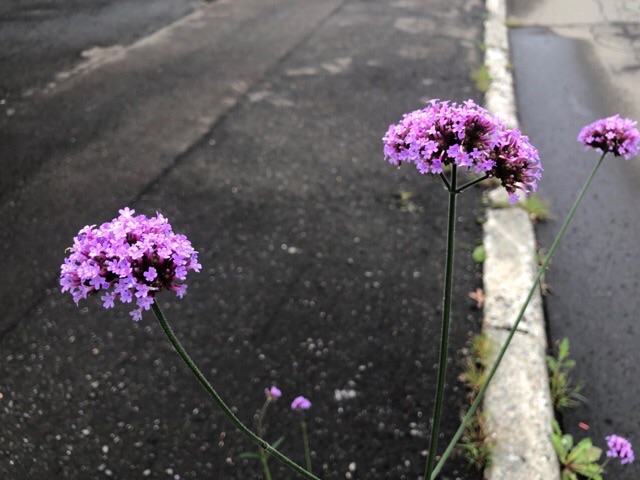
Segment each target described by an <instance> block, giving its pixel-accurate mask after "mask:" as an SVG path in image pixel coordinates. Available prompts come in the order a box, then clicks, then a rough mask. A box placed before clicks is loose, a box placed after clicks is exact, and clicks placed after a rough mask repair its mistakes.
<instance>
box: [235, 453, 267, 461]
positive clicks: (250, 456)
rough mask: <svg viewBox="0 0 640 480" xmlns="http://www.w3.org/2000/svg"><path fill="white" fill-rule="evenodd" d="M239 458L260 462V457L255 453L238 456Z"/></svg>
mask: <svg viewBox="0 0 640 480" xmlns="http://www.w3.org/2000/svg"><path fill="white" fill-rule="evenodd" d="M238 457H240V458H257V459H258V460H260V458H261V457H260V455H259V454H257V453H254V452H243V453H241V454H240V455H238Z"/></svg>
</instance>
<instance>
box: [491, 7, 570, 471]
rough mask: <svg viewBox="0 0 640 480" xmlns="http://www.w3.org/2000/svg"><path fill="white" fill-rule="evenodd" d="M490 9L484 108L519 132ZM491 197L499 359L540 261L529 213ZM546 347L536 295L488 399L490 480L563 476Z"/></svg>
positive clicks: (503, 49) (497, 24) (500, 34)
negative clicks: (488, 82) (554, 431)
mask: <svg viewBox="0 0 640 480" xmlns="http://www.w3.org/2000/svg"><path fill="white" fill-rule="evenodd" d="M486 8H487V19H486V21H485V46H486V51H485V64H486V66H487V68H488V70H489V75H490V77H491V79H492V82H491V86H490V88H489V90H488V91H487V94H486V106H487V109H488V110H489V111H491V112H492V113H494V114H496V115H498V116H499V117H500V118H502V119H503V120H504V121H505V122H506V123H507V124H508V125H510V126H516V125H517V116H516V104H515V95H514V89H513V78H512V75H511V71H510V68H509V39H508V31H507V27H506V24H505V21H506V1H505V0H487V2H486ZM489 198H490V201H491V205H490V206H489V209H488V212H487V221H486V223H485V225H484V246H485V263H484V280H483V281H484V293H485V307H484V318H483V325H482V331H483V333H484V334H485V335H486V336H487V337H488V338H489V340H490V341H491V342H492V343H493V344H494V345H495V352H494V355H496V354H497V351H498V350H499V349H500V346H501V345H502V344H503V343H504V341H505V339H506V337H507V335H508V331H509V329H510V328H511V326H512V325H513V322H514V321H515V319H516V316H517V314H518V311H519V310H520V308H521V306H522V303H523V301H524V299H525V298H526V296H527V294H528V292H529V289H530V288H531V283H532V282H533V281H534V279H535V275H536V270H537V262H536V255H535V236H534V230H533V225H532V223H531V221H530V219H529V217H528V215H527V213H526V212H525V211H524V210H522V209H520V208H506V209H500V208H496V207H497V204H498V203H501V204H504V202H506V201H507V198H506V194H505V192H503V191H502V189H501V190H496V191H494V192H491V193H490V194H489ZM546 348H547V338H546V332H545V320H544V314H543V310H542V298H541V296H540V292H539V291H537V292H536V293H535V295H534V297H533V298H532V301H531V303H530V304H529V306H528V308H527V310H526V312H525V316H524V318H523V319H522V321H521V322H520V325H519V326H518V330H517V331H516V333H515V335H514V337H513V339H512V341H511V344H510V346H509V349H508V350H507V353H506V354H505V356H504V358H503V361H502V363H501V365H500V367H499V368H498V370H497V371H496V374H495V376H494V378H493V381H492V383H491V384H490V385H489V387H488V389H487V392H486V395H485V400H484V413H485V415H486V417H487V429H488V435H489V438H490V439H491V441H492V442H493V445H492V465H491V466H490V467H488V468H487V469H486V470H485V478H486V479H487V480H508V479H509V480H512V479H518V480H553V479H559V478H560V469H559V465H558V460H557V457H556V453H555V450H554V448H553V445H552V444H551V441H550V434H551V420H552V419H553V408H552V403H551V395H550V391H549V377H548V372H547V366H546V360H545V354H546ZM494 358H495V357H494Z"/></svg>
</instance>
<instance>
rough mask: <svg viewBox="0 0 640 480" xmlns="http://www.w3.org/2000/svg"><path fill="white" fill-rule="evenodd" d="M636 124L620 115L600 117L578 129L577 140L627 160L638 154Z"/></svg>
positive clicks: (639, 138) (638, 135) (638, 133)
mask: <svg viewBox="0 0 640 480" xmlns="http://www.w3.org/2000/svg"><path fill="white" fill-rule="evenodd" d="M636 124H637V122H634V121H632V120H631V119H629V118H621V117H620V115H614V116H612V117H607V118H601V119H600V120H596V121H595V122H593V123H592V124H591V125H587V126H586V127H584V128H583V129H582V130H580V134H579V135H578V141H579V142H581V143H583V144H584V145H585V146H587V147H591V148H595V149H597V150H599V151H600V152H602V153H606V152H611V153H613V154H614V155H615V156H616V157H620V156H621V157H624V158H625V159H626V160H629V159H630V158H631V157H633V156H635V155H637V154H638V143H639V142H640V132H638V129H637V128H636Z"/></svg>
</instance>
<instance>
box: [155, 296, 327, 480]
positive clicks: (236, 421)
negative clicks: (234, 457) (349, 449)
mask: <svg viewBox="0 0 640 480" xmlns="http://www.w3.org/2000/svg"><path fill="white" fill-rule="evenodd" d="M151 308H152V309H153V313H155V314H156V317H157V318H158V322H160V326H161V327H162V330H164V333H165V334H166V336H167V338H168V339H169V342H171V345H173V348H174V349H175V350H176V352H178V355H180V358H182V361H183V362H184V363H185V364H186V365H187V367H189V370H191V372H192V373H193V374H194V375H195V377H196V378H197V379H198V381H199V382H200V385H202V386H203V387H204V389H205V390H206V391H207V393H208V394H209V396H210V397H211V398H212V400H213V401H214V402H215V404H216V405H217V406H218V407H219V408H220V410H222V412H223V413H224V414H225V415H226V416H227V418H229V420H231V423H233V424H234V425H235V426H236V427H238V430H240V431H241V432H242V433H243V434H244V435H245V436H246V437H248V438H249V439H250V440H251V441H252V442H253V443H255V444H256V445H258V447H260V448H263V449H264V450H266V451H267V452H268V453H269V454H270V455H273V456H274V457H275V458H276V459H278V460H279V461H281V462H282V463H284V464H285V465H286V466H287V467H289V468H290V469H291V470H293V471H295V472H297V473H299V474H300V475H302V476H303V477H305V478H309V479H311V480H320V479H319V478H318V477H316V476H315V475H313V474H312V473H310V472H307V471H306V470H305V469H304V468H302V467H301V466H300V465H298V464H297V463H295V462H294V461H292V460H290V459H289V458H288V457H287V456H285V455H283V454H282V453H280V452H279V451H278V450H276V449H275V448H273V447H272V446H271V445H269V443H268V442H266V441H265V440H263V439H262V438H260V437H259V436H258V435H256V434H255V433H253V432H252V431H251V430H250V429H249V428H248V427H247V426H246V425H245V424H244V423H242V422H241V421H240V419H238V417H236V416H235V415H234V413H233V412H232V411H231V409H230V408H229V407H228V406H227V405H226V404H225V403H224V401H223V400H222V398H220V395H218V393H217V392H216V391H215V389H214V388H213V387H212V386H211V384H210V383H209V382H208V381H207V379H206V378H205V377H204V375H203V374H202V373H201V372H200V370H199V369H198V367H197V366H196V364H195V363H194V362H193V360H191V357H189V355H188V354H187V352H186V351H185V349H184V348H183V347H182V344H181V343H180V341H179V340H178V338H177V337H176V336H175V334H174V333H173V330H171V327H170V326H169V323H168V322H167V319H166V318H165V316H164V313H163V312H162V310H161V309H160V306H159V305H158V303H157V302H156V301H154V302H153V303H152V304H151Z"/></svg>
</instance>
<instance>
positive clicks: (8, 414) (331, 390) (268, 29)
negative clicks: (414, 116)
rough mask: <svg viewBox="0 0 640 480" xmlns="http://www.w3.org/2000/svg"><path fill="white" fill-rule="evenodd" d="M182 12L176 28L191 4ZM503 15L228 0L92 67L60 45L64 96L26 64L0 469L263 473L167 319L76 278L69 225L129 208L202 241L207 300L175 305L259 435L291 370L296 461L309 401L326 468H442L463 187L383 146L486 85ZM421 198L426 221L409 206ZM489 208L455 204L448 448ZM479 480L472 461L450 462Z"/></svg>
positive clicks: (6, 124)
mask: <svg viewBox="0 0 640 480" xmlns="http://www.w3.org/2000/svg"><path fill="white" fill-rule="evenodd" d="M163 5H166V8H167V11H168V12H173V13H171V14H167V15H164V16H162V18H163V19H166V20H169V19H170V17H171V16H172V15H173V14H174V13H175V12H180V11H181V10H180V9H181V8H184V9H185V10H184V11H183V13H187V12H188V11H189V10H190V8H191V7H192V6H193V4H192V3H188V4H186V5H187V6H185V4H183V3H180V2H173V3H172V2H165V3H164V4H163ZM52 8H53V7H52ZM132 8H133V7H132ZM134 10H135V9H134ZM482 11H483V9H482V4H481V2H479V1H476V0H469V1H467V0H455V1H454V2H453V3H452V2H445V1H443V0H429V1H427V0H423V1H421V0H398V1H393V2H383V1H363V0H360V1H357V0H342V1H340V0H334V1H329V0H327V1H323V2H318V1H317V0H298V1H295V2H291V1H287V0H259V1H258V0H243V1H238V0H236V1H225V0H220V1H218V2H215V3H213V4H210V5H203V6H201V7H198V9H196V10H194V11H193V13H190V14H188V15H187V16H186V17H184V18H183V19H182V20H180V21H178V22H177V23H174V24H173V25H172V26H170V27H166V28H164V29H162V30H160V31H158V32H156V33H154V34H151V35H149V36H145V37H137V36H135V35H134V36H128V37H125V38H127V39H128V40H131V41H133V43H125V44H124V46H123V48H122V49H116V50H109V52H112V56H108V55H107V58H106V59H104V58H103V59H102V61H101V62H98V63H96V64H89V65H88V66H87V65H86V64H81V65H85V66H86V67H87V68H79V69H76V67H75V66H73V65H71V66H70V64H68V63H65V62H67V61H68V57H64V58H65V60H64V61H63V62H62V63H60V65H62V64H64V65H65V66H64V69H65V70H69V68H71V69H72V70H73V71H74V72H76V73H75V74H74V75H71V76H69V77H67V78H66V79H63V80H62V81H60V82H58V83H57V84H56V85H55V86H54V87H51V88H48V87H47V85H48V83H44V84H43V83H42V80H41V79H39V78H36V76H33V77H32V76H30V73H29V72H31V71H32V70H30V69H26V70H25V73H24V75H25V76H24V77H22V78H20V77H19V75H18V74H16V75H18V76H16V77H15V78H16V80H15V85H32V84H38V85H44V86H43V87H41V89H39V90H37V91H35V92H34V93H33V94H32V95H31V96H29V97H26V98H22V99H21V100H20V102H22V103H21V107H20V108H18V109H16V111H15V112H14V113H13V114H12V115H11V116H10V117H9V118H7V119H3V120H2V122H3V123H2V124H1V126H2V132H3V139H6V142H5V141H4V140H3V142H2V147H1V148H2V149H3V152H2V157H4V158H6V157H7V155H11V157H12V158H13V159H14V161H15V163H16V164H20V165H21V164H23V163H24V162H26V163H29V162H30V160H28V159H29V158H31V159H36V160H32V161H31V162H32V163H31V165H37V167H34V168H32V167H28V168H26V169H25V170H24V171H19V172H18V171H16V172H17V173H15V175H16V177H15V178H14V177H11V179H10V181H9V184H10V185H11V186H12V187H13V188H10V189H9V190H8V191H7V193H5V195H4V196H3V197H2V204H1V205H0V225H2V230H1V232H0V245H1V246H2V251H3V254H4V257H5V268H6V271H7V272H8V278H7V279H6V282H5V287H3V289H2V291H1V292H0V302H1V304H2V306H3V308H4V311H5V315H3V318H2V319H1V320H0V352H1V354H0V478H9V479H41V478H79V479H80V478H82V479H84V478H109V477H111V478H125V479H126V478H171V477H172V476H173V475H180V477H181V478H182V479H196V478H197V479H204V478H214V479H247V478H255V476H256V473H255V472H256V471H258V465H257V464H256V463H251V462H249V461H247V460H242V459H240V458H239V456H238V455H239V453H241V452H242V451H246V450H249V449H252V445H250V443H249V442H248V441H247V440H245V439H244V438H243V437H241V436H240V435H239V434H238V433H237V432H235V431H234V430H233V428H232V427H231V425H230V423H229V422H228V421H227V420H226V419H225V418H224V417H223V416H222V415H221V414H220V413H219V412H218V411H217V410H216V409H215V408H214V406H213V405H212V404H211V402H210V401H209V400H208V398H207V396H206V394H205V392H204V391H203V390H202V388H201V387H200V386H199V385H198V384H197V383H196V381H195V380H194V379H193V378H192V377H191V376H190V374H189V373H188V372H187V371H186V369H185V367H183V365H182V364H181V363H180V360H179V358H178V357H177V355H176V354H175V353H174V352H173V351H172V350H171V348H170V346H169V344H168V342H167V341H166V340H165V339H164V337H163V334H162V332H161V330H160V328H159V326H158V325H157V323H156V322H155V320H154V319H153V317H152V315H151V314H150V313H149V314H147V315H145V317H144V318H143V320H142V321H141V322H140V323H133V322H132V321H131V320H130V319H129V316H128V309H126V308H117V309H116V310H110V311H105V310H103V309H102V308H101V306H100V302H99V300H98V299H89V300H88V301H85V302H83V303H81V305H80V308H77V307H76V306H75V305H74V304H73V302H72V301H71V298H70V297H69V296H68V295H62V294H61V293H60V292H59V287H58V286H57V277H58V269H59V265H60V263H61V262H62V260H63V257H64V249H65V248H66V247H67V246H69V245H70V244H71V241H72V237H73V235H75V234H76V233H77V231H78V230H79V229H80V228H81V227H83V226H84V225H86V224H92V223H101V222H104V221H108V220H110V219H111V218H113V217H114V216H116V215H117V211H118V209H119V208H122V207H124V206H130V207H132V208H135V209H136V210H137V211H138V212H139V213H146V214H153V213H154V212H155V211H156V210H158V211H161V212H162V213H163V214H165V215H166V216H168V218H169V220H170V221H171V223H172V225H173V226H174V230H175V231H177V232H181V233H185V234H186V235H187V236H188V237H189V238H190V240H191V241H192V243H193V244H194V246H195V247H196V249H198V250H199V251H200V262H201V263H202V264H203V271H202V273H200V274H199V275H194V276H192V278H191V280H190V282H189V291H188V294H187V295H186V297H185V298H184V299H183V300H182V301H179V300H177V299H175V298H174V297H173V296H171V295H168V296H166V297H160V301H161V304H162V306H163V308H164V309H165V311H166V313H167V316H168V318H169V321H170V322H171V323H172V325H173V327H174V329H175V331H176V333H177V335H178V336H179V337H180V338H181V339H182V341H183V342H184V344H185V346H186V348H187V350H188V351H189V352H190V353H191V354H192V356H193V358H194V359H195V360H196V362H197V363H198V364H199V365H200V367H201V369H202V371H203V372H204V373H205V375H207V376H208V377H209V378H210V380H211V381H212V383H213V384H214V385H215V386H216V387H217V388H218V389H219V392H220V393H221V395H222V397H223V398H225V399H226V400H227V401H228V403H229V404H230V405H232V406H233V408H234V410H235V411H236V412H237V414H238V416H239V417H240V418H242V419H243V420H244V421H246V422H247V423H249V424H252V423H253V421H254V420H253V419H254V414H255V412H257V410H258V409H259V407H260V405H261V403H262V401H263V398H264V397H263V389H264V388H265V387H267V386H270V385H271V384H273V383H275V384H276V385H277V386H278V387H280V388H281V390H282V391H283V398H282V400H281V401H279V402H278V403H276V404H275V405H274V406H273V408H271V410H270V412H269V418H268V422H267V423H268V434H267V438H268V439H269V440H273V439H275V438H277V437H279V436H280V435H285V437H286V438H285V441H284V443H283V446H282V450H283V451H284V452H285V453H287V454H290V455H292V457H293V458H294V459H296V460H298V461H302V458H303V457H302V455H303V454H302V445H301V442H300V441H299V425H298V423H297V418H296V416H294V415H293V414H292V413H291V412H290V411H289V408H288V405H289V403H290V401H291V400H292V399H293V398H294V397H295V396H297V395H304V396H306V397H308V398H309V399H310V400H311V401H312V402H313V407H312V409H311V411H310V412H309V417H308V418H309V425H310V435H311V439H310V440H311V446H312V450H313V451H314V453H313V461H314V466H315V471H316V473H318V474H319V475H321V476H322V477H323V478H345V473H346V472H348V471H349V466H350V464H352V463H354V464H355V466H356V470H355V472H353V473H351V475H352V478H367V479H377V478H393V479H398V478H407V479H410V478H411V479H413V478H417V477H418V476H419V475H421V473H422V471H423V468H424V456H423V454H422V451H423V450H424V449H425V448H426V443H427V439H426V433H427V432H428V427H427V425H426V422H427V418H428V417H429V416H430V414H431V410H432V405H431V401H432V398H433V394H434V389H435V385H434V384H435V374H436V370H435V363H436V361H437V337H438V335H439V324H440V303H441V300H440V295H441V293H440V292H441V284H442V272H443V263H444V259H443V253H444V243H445V238H444V228H445V222H446V218H445V209H446V194H445V193H444V191H443V189H442V188H441V186H440V185H439V184H438V182H437V181H436V180H435V179H432V178H425V177H421V176H420V175H419V174H418V173H417V172H416V171H415V170H413V169H411V168H403V169H400V170H397V169H395V168H394V167H392V166H390V165H389V164H387V163H386V162H385V161H384V160H383V158H382V145H381V137H382V135H383V134H384V132H385V130H386V128H387V127H388V125H389V123H391V122H396V121H397V120H398V119H399V118H400V116H401V115H402V113H404V112H406V111H409V110H412V109H416V108H419V107H420V106H421V105H422V104H423V102H424V101H425V100H427V99H430V98H441V99H452V100H456V101H462V100H465V99H467V98H474V99H475V100H477V101H479V100H481V98H480V96H479V95H478V93H477V92H476V91H475V90H474V88H473V84H472V82H471V81H470V80H469V75H470V72H471V70H472V69H474V68H476V67H477V66H478V65H479V64H480V63H481V52H480V51H479V49H478V41H479V39H480V38H481V34H482V31H481V27H482ZM65 12H66V10H64V9H62V10H60V12H59V14H60V15H64V14H65ZM52 15H54V14H52ZM122 15H124V16H126V10H125V12H124V13H123V14H122ZM54 16H55V15H54ZM4 21H5V20H4V18H3V22H4ZM87 21H88V20H87ZM155 22H156V19H154V20H148V21H147V20H145V21H143V22H142V23H143V24H144V25H145V26H144V27H140V29H141V30H143V31H145V32H148V31H151V30H153V28H157V27H159V26H160V25H164V21H159V20H158V22H157V23H155ZM3 26H4V25H3ZM152 27H153V28H152ZM70 28H71V27H70ZM73 28H75V25H74V26H73ZM78 28H80V27H78ZM82 28H89V27H88V26H87V25H84V24H83V25H82ZM118 28H119V27H118ZM147 28H149V29H150V30H145V29H147ZM116 30H117V29H116ZM28 32H31V30H29V29H27V30H25V32H23V34H25V35H26V34H27V33H28ZM113 35H115V36H119V33H118V32H117V31H115V32H114V33H113ZM128 35H131V34H130V33H129V34H128ZM0 41H2V42H4V41H5V40H0ZM115 43H120V42H115ZM87 47H89V45H82V46H81V49H87ZM21 48H24V49H25V50H24V51H20V52H18V53H16V55H17V56H18V57H21V58H25V59H28V58H29V54H28V52H30V51H31V50H30V47H29V46H28V45H27V46H24V47H21ZM25 61H26V60H25ZM52 65H53V63H52ZM56 65H57V64H56ZM74 65H76V66H77V65H78V64H77V63H76V64H74ZM0 68H2V70H3V71H4V70H5V69H8V68H9V64H8V63H2V64H1V67H0ZM43 78H44V75H43ZM54 78H55V75H54ZM12 81H13V80H12ZM12 88H13V87H12ZM12 91H13V90H12ZM16 91H17V90H16ZM5 113H6V112H5ZM3 178H6V177H3ZM21 179H22V180H23V182H22V183H18V181H19V180H21ZM401 191H410V192H412V193H413V194H414V197H413V200H414V202H415V203H416V204H417V205H418V206H419V207H421V211H420V212H417V213H411V212H407V211H403V209H402V208H399V206H398V203H397V195H398V193H399V192H401ZM479 197H480V190H473V191H471V192H469V193H466V194H465V195H464V196H462V198H461V199H460V205H459V210H458V215H459V228H458V244H459V245H460V247H461V248H460V249H459V250H458V255H457V264H456V265H457V266H456V281H455V292H456V296H457V298H458V299H459V300H458V301H456V302H455V307H454V317H453V325H452V332H451V333H452V340H451V365H450V367H451V368H450V370H449V373H450V375H449V389H448V392H449V394H453V396H452V397H450V400H449V401H448V402H447V405H446V408H445V418H444V424H443V428H442V434H443V441H442V448H444V445H445V443H446V442H445V439H447V438H450V437H451V435H452V434H453V432H454V430H455V428H456V427H457V425H458V421H459V417H458V416H459V413H460V409H461V408H462V405H463V403H464V392H463V391H462V390H461V389H460V387H459V386H458V384H457V382H456V380H455V377H456V374H457V372H456V369H455V368H454V367H455V365H456V359H457V358H459V355H458V354H457V352H458V351H459V350H460V349H461V348H462V346H463V344H464V343H465V341H466V339H467V336H468V333H469V332H470V331H477V330H478V329H479V314H478V312H477V311H476V310H475V309H474V305H473V303H474V302H472V301H471V300H470V299H469V298H467V292H470V291H473V290H475V288H476V287H478V286H480V281H481V280H480V277H479V274H480V269H479V267H478V266H476V265H474V264H473V263H472V262H471V258H470V253H471V250H472V248H473V247H474V246H475V245H476V244H477V243H479V242H480V239H481V226H480V225H479V224H478V223H477V221H476V219H477V216H478V215H480V214H481V208H480V207H481V205H480V202H479ZM336 390H338V391H339V390H348V391H351V390H352V391H354V392H355V398H350V399H342V400H337V399H336V394H335V391H336ZM274 471H275V478H292V477H293V475H292V474H291V473H289V472H288V471H284V470H282V469H281V467H277V466H275V464H274ZM476 477H477V475H475V474H473V473H471V472H468V471H467V470H466V465H465V463H464V461H463V460H461V459H459V458H458V459H456V460H454V461H453V462H452V463H451V464H450V466H449V467H448V468H447V469H446V472H445V473H444V474H443V475H442V478H443V479H445V478H447V479H453V478H465V479H469V478H476Z"/></svg>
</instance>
